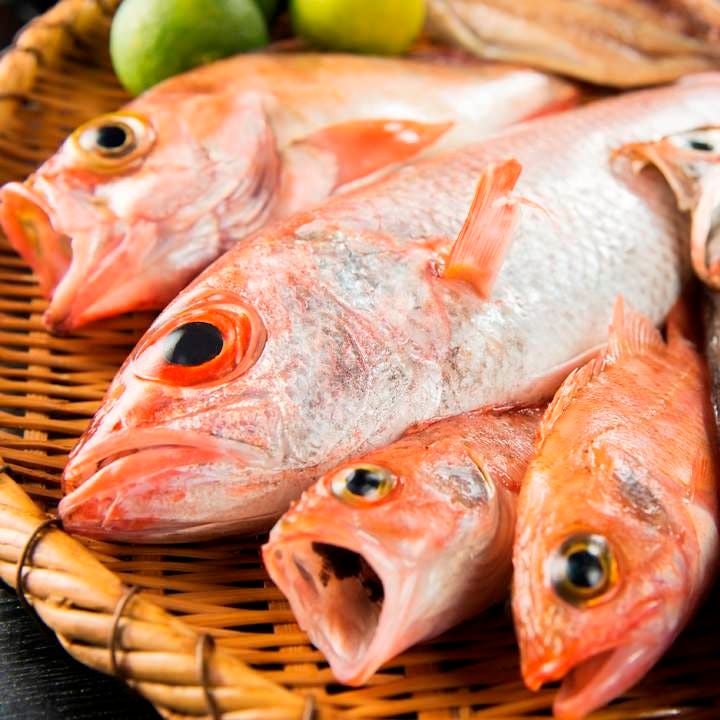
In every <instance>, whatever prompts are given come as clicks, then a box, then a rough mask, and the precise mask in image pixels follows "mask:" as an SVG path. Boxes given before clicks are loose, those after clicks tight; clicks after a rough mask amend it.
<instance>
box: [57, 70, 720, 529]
mask: <svg viewBox="0 0 720 720" xmlns="http://www.w3.org/2000/svg"><path fill="white" fill-rule="evenodd" d="M719 115H720V76H718V75H712V76H711V75H706V76H703V77H699V78H694V79H692V80H691V81H690V80H688V81H683V82H680V83H677V84H675V85H672V86H669V87H665V88H661V89H656V90H648V91H642V92H638V93H628V94H625V95H622V96H620V97H616V98H611V99H608V100H604V101H601V102H597V103H593V104H591V105H587V106H584V107H582V108H580V109H577V110H572V111H568V112H566V113H561V114H557V115H552V116H549V117H546V118H540V119H538V120H535V121H533V122H532V123H526V124H524V125H522V126H517V127H515V128H512V129H510V130H508V131H505V132H503V133H500V134H497V135H495V136H493V137H492V138H490V139H488V140H487V141H486V142H483V143H480V144H477V145H474V146H470V147H466V148H464V149H462V150H460V151H457V152H454V153H450V154H447V155H444V156H441V157H438V158H430V159H427V160H423V161H420V162H417V163H414V164H412V165H407V166H405V167H403V168H401V169H400V170H398V171H397V172H395V173H393V174H392V175H391V176H388V177H387V178H383V179H382V180H380V181H378V182H376V183H374V184H373V185H371V186H369V187H366V188H361V189H359V190H356V191H354V192H353V193H350V194H346V195H341V196H338V197H336V198H332V199H330V200H328V201H327V202H326V203H325V204H324V205H322V206H320V207H317V208H314V209H312V210H308V211H305V212H301V213H298V214H296V215H294V216H292V217H291V218H288V219H287V220H285V221H283V222H281V223H279V224H275V225H273V226H271V227H268V228H266V229H264V230H261V231H259V232H258V233H256V234H255V235H254V236H253V237H252V238H250V239H248V240H247V241H246V242H243V243H241V244H240V245H238V246H237V247H235V248H233V249H232V250H231V251H230V252H229V253H227V254H226V255H224V256H223V257H222V258H220V259H219V260H218V261H217V262H216V263H214V264H213V265H212V266H211V267H209V268H208V269H207V270H206V271H205V272H204V273H203V274H202V275H201V276H200V277H199V278H197V279H196V280H195V281H194V282H193V283H191V284H190V285H189V286H188V287H187V288H186V289H185V290H184V291H183V292H182V293H181V294H180V295H179V296H178V297H177V298H176V299H175V300H174V301H173V302H172V303H170V305H168V307H167V308H166V309H165V310H164V311H163V312H162V313H161V314H160V316H159V317H158V318H157V320H156V321H155V323H154V324H153V325H152V326H151V328H150V329H149V330H148V332H147V334H146V335H145V336H144V337H143V338H142V339H141V340H140V342H139V344H138V346H137V347H136V349H135V350H134V351H133V352H132V353H131V355H130V356H129V358H128V360H127V361H126V363H125V365H124V366H123V367H122V368H121V369H120V371H119V372H118V374H117V376H116V378H115V380H114V381H113V383H112V384H111V386H110V388H109V390H108V394H107V396H106V398H105V401H104V403H103V405H102V406H101V408H100V410H99V411H98V413H97V414H96V416H95V418H94V420H93V422H92V423H91V426H90V428H89V429H88V431H87V432H86V434H85V435H84V436H83V438H82V439H81V441H80V443H79V444H78V446H77V447H76V448H75V449H74V451H73V453H72V456H71V458H70V460H69V462H68V465H67V467H66V469H65V472H64V476H63V488H64V491H65V493H66V496H65V497H64V498H63V500H62V502H61V503H60V515H61V516H62V519H63V522H64V523H65V526H66V527H67V528H68V529H70V530H73V531H76V532H82V533H86V534H92V535H95V536H99V537H107V538H114V539H117V540H135V541H145V542H152V541H170V540H172V541H181V540H184V539H189V538H196V537H208V536H215V535H221V534H224V533H228V532H251V531H255V530H258V529H261V528H268V527H270V526H271V524H272V522H273V521H274V520H275V519H277V518H278V517H279V516H280V515H281V514H282V513H283V512H284V511H285V510H286V509H287V508H288V506H289V503H290V501H291V500H293V499H296V498H297V497H299V496H300V494H301V492H302V490H303V489H305V487H307V486H308V485H310V484H311V482H313V481H314V480H316V479H317V478H318V477H319V476H320V475H321V474H322V473H323V472H325V471H326V470H328V469H330V468H332V467H334V466H336V465H338V464H340V463H341V462H343V461H344V460H345V459H347V458H348V457H352V456H356V455H361V454H364V453H366V452H368V451H369V450H371V449H374V448H378V447H382V446H384V445H387V444H389V443H391V442H393V441H395V440H396V439H398V438H399V437H400V436H401V435H402V434H403V433H404V432H406V431H407V430H408V428H410V427H412V426H413V425H415V424H417V423H419V422H423V421H427V420H430V419H433V418H441V417H448V416H452V415H458V414H461V413H463V412H467V411H470V410H475V409H479V408H482V407H493V406H498V405H507V404H530V403H532V402H536V401H538V400H539V399H541V398H548V397H550V396H552V393H553V392H554V391H555V390H556V388H557V387H558V386H559V385H560V383H561V382H562V381H563V379H564V378H565V377H566V376H567V374H568V373H569V372H570V371H571V370H572V369H573V368H574V367H577V366H578V365H579V364H582V363H583V362H585V361H586V360H587V358H588V357H590V356H591V355H592V353H594V352H596V350H597V348H599V347H600V346H602V345H603V344H604V342H605V340H606V333H605V331H604V328H606V327H607V324H608V322H609V320H610V317H611V314H612V307H613V303H614V300H615V298H616V296H617V295H618V294H622V295H624V296H625V297H626V298H627V299H628V302H631V303H632V304H633V306H634V307H637V308H638V309H639V311H641V312H643V313H644V314H645V315H647V316H648V317H650V318H651V320H652V321H653V322H655V323H660V322H662V321H663V320H664V319H665V317H666V315H667V313H668V312H669V310H670V308H671V307H672V305H673V304H674V303H675V301H676V300H677V298H678V297H679V295H680V292H681V289H682V287H683V285H684V283H685V281H686V279H687V276H688V274H689V267H688V265H689V263H688V261H687V255H688V253H687V249H686V241H685V237H686V234H685V233H686V230H687V222H686V219H685V218H684V217H683V215H682V213H680V212H679V211H678V209H677V206H676V203H675V200H674V198H673V196H672V192H671V191H670V189H669V188H668V187H667V184H666V183H664V182H659V181H658V178H657V177H654V176H651V175H649V174H645V173H640V174H636V173H634V172H633V170H632V166H631V163H630V162H629V161H627V159H626V160H625V162H622V161H621V160H622V159H618V158H616V159H615V160H613V159H612V157H611V154H612V150H613V149H614V148H617V147H619V146H621V145H623V144H626V143H628V142H639V141H641V140H644V139H646V138H648V137H653V136H661V135H667V134H671V133H675V132H679V131H681V130H683V129H687V128H688V127H697V126H699V125H703V124H707V123H709V122H710V120H711V118H713V117H716V116H719Z"/></svg>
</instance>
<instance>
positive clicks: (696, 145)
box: [690, 140, 713, 152]
mask: <svg viewBox="0 0 720 720" xmlns="http://www.w3.org/2000/svg"><path fill="white" fill-rule="evenodd" d="M690 147H691V148H692V149H693V150H704V151H705V152H709V151H710V150H712V149H713V146H712V145H711V144H710V143H709V142H705V141H704V140H691V141H690Z"/></svg>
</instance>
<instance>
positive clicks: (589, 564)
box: [566, 550, 605, 590]
mask: <svg viewBox="0 0 720 720" xmlns="http://www.w3.org/2000/svg"><path fill="white" fill-rule="evenodd" d="M566 562H567V571H566V572H567V580H568V582H569V583H571V584H572V585H574V586H575V587H578V588H583V589H586V590H592V589H593V588H596V587H598V585H601V584H602V583H603V581H604V579H605V571H604V570H603V566H602V563H601V562H600V558H599V557H598V556H597V555H593V554H592V553H590V552H588V551H587V550H577V551H576V552H574V553H571V554H570V555H568V557H567V561H566Z"/></svg>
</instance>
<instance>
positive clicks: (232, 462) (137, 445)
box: [59, 429, 298, 542]
mask: <svg viewBox="0 0 720 720" xmlns="http://www.w3.org/2000/svg"><path fill="white" fill-rule="evenodd" d="M267 462H268V459H267V457H266V454H265V453H264V452H263V451H262V450H261V449H259V448H256V447H253V446H250V445H246V444H245V443H241V442H232V441H223V440H217V439H215V438H213V437H210V436H207V435H202V434H194V433H189V432H184V431H172V430H162V429H159V430H157V431H153V430H151V429H148V430H146V431H142V430H135V431H133V430H128V431H125V432H119V433H117V437H116V438H115V439H114V440H112V441H108V442H106V443H100V444H98V445H95V446H92V447H91V448H86V449H85V451H84V452H80V453H78V454H77V455H76V456H75V457H74V458H73V459H72V460H71V462H70V464H69V465H68V468H67V469H66V474H65V477H64V485H65V487H66V488H68V489H69V490H70V492H69V494H67V495H66V496H65V497H64V498H63V499H62V501H61V502H60V506H59V514H60V517H61V518H62V521H63V525H64V527H66V528H67V529H69V530H71V531H73V532H77V533H80V534H83V535H88V536H92V537H98V538H112V539H113V540H120V541H129V542H132V541H141V542H184V541H188V540H198V539H204V538H209V537H214V536H217V535H221V534H225V533H228V532H236V531H237V532H255V531H259V530H264V529H267V528H268V527H269V525H270V524H271V523H272V522H273V521H274V520H275V519H276V518H277V517H278V516H279V515H280V514H281V513H282V512H283V511H284V510H285V508H286V507H287V503H288V502H289V498H288V497H286V495H287V494H288V493H290V494H292V493H296V492H298V488H297V487H296V486H295V485H294V484H293V483H292V482H288V483H286V484H285V483H282V482H281V481H280V478H279V477H278V478H275V479H274V478H273V477H270V478H268V477H267V475H266V474H265V473H266V472H267V468H266V465H267ZM288 488H289V489H288Z"/></svg>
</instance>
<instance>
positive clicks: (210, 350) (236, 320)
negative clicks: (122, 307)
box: [131, 294, 267, 387]
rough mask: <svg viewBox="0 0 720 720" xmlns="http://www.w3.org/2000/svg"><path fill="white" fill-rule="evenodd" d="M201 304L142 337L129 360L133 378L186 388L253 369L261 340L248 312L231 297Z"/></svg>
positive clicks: (258, 327)
mask: <svg viewBox="0 0 720 720" xmlns="http://www.w3.org/2000/svg"><path fill="white" fill-rule="evenodd" d="M203 300H205V298H204V297H203V298H200V302H199V303H198V305H197V307H195V308H193V309H189V310H186V311H185V312H181V313H180V314H179V315H178V316H177V317H175V318H173V319H172V320H171V321H170V322H168V323H166V324H164V325H160V326H159V327H156V328H152V329H151V330H150V331H149V332H148V334H147V335H146V336H145V337H144V338H143V339H142V340H141V341H140V343H139V344H138V347H137V349H136V350H135V352H134V354H133V356H132V360H131V362H132V368H133V372H134V373H135V375H137V376H138V377H139V378H142V379H143V380H153V381H156V382H161V383H164V384H167V385H175V386H178V387H182V386H186V387H189V386H193V385H202V384H207V383H211V382H214V381H217V380H229V379H230V378H232V377H235V376H237V375H238V374H240V373H242V372H245V371H246V370H248V369H249V368H250V367H252V365H254V364H255V362H256V361H257V359H258V358H259V357H260V354H261V353H262V350H263V348H264V346H265V340H266V337H267V334H266V331H265V326H264V325H263V322H262V320H261V319H260V317H259V316H258V315H257V313H256V312H255V311H254V309H253V308H252V307H250V306H248V305H245V304H243V303H242V301H241V300H240V299H239V298H235V297H234V296H233V297H232V299H230V298H227V299H226V298H225V297H224V296H223V295H221V294H212V295H211V298H210V301H209V302H203Z"/></svg>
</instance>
